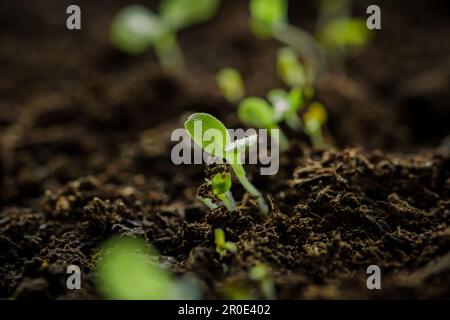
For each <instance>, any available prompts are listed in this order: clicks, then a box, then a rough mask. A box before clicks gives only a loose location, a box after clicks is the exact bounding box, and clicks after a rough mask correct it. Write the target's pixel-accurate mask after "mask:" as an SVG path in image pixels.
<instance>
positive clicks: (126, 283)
mask: <svg viewBox="0 0 450 320" xmlns="http://www.w3.org/2000/svg"><path fill="white" fill-rule="evenodd" d="M98 256H100V258H98V261H97V265H96V285H97V287H98V289H99V292H101V293H102V295H103V296H104V297H106V298H107V299H112V300H166V299H199V298H200V295H201V293H200V291H199V289H198V288H197V287H196V286H194V285H193V284H192V283H190V282H188V281H186V280H185V281H183V280H177V279H175V278H174V276H173V275H172V274H171V273H170V272H168V271H166V270H164V269H163V268H162V267H161V266H159V265H158V264H155V263H154V262H152V260H154V259H155V258H156V252H155V251H154V250H153V249H151V248H149V247H148V246H147V245H145V244H144V243H143V242H141V241H138V240H135V239H123V238H122V239H112V240H109V241H108V242H106V243H105V244H104V245H103V246H102V248H101V250H100V252H99V254H98Z"/></svg>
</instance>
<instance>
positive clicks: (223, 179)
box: [211, 172, 236, 211]
mask: <svg viewBox="0 0 450 320" xmlns="http://www.w3.org/2000/svg"><path fill="white" fill-rule="evenodd" d="M211 185H212V188H213V192H214V194H215V195H216V196H217V197H218V198H219V199H220V200H221V201H222V202H223V204H224V205H225V207H226V208H227V209H228V211H236V203H235V201H234V198H233V195H232V194H231V192H230V189H231V174H230V173H229V172H224V173H218V174H216V175H215V176H214V177H213V178H212V179H211Z"/></svg>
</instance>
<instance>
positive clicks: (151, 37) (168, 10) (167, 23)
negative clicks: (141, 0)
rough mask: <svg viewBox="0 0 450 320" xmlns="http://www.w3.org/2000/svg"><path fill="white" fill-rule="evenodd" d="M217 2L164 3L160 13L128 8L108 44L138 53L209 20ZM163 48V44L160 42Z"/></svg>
mask: <svg viewBox="0 0 450 320" xmlns="http://www.w3.org/2000/svg"><path fill="white" fill-rule="evenodd" d="M219 4H220V0H196V1H195V5H193V4H192V0H163V1H162V2H161V5H160V10H159V11H160V14H159V15H157V14H155V13H154V12H153V11H151V10H150V9H148V8H147V7H144V6H141V5H130V6H128V7H125V8H124V9H122V10H121V11H120V12H119V13H118V14H117V15H116V17H115V18H114V20H113V22H112V25H111V31H110V33H111V36H110V37H111V42H112V44H113V45H114V46H116V47H117V48H118V49H120V50H122V51H124V52H126V53H128V54H139V53H142V52H144V51H146V50H147V49H149V48H150V47H152V46H155V45H157V44H158V43H162V42H164V41H166V42H167V41H171V40H170V39H171V38H174V34H175V32H176V31H178V30H180V29H182V28H186V27H189V26H191V25H194V24H197V23H202V22H204V21H207V20H209V19H211V18H212V17H213V16H214V15H215V14H216V12H217V10H218V7H219ZM163 45H164V43H163Z"/></svg>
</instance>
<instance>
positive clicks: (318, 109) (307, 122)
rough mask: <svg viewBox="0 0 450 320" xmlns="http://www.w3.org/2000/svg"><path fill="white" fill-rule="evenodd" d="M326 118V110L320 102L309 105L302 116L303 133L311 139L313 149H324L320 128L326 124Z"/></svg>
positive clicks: (324, 144)
mask: <svg viewBox="0 0 450 320" xmlns="http://www.w3.org/2000/svg"><path fill="white" fill-rule="evenodd" d="M327 118H328V115H327V109H326V108H325V106H324V105H323V104H322V103H320V102H313V103H311V104H310V105H309V107H308V111H307V112H306V113H305V114H304V116H303V122H304V129H305V133H306V134H307V135H308V136H309V137H310V138H311V141H312V143H313V146H314V147H315V148H319V149H320V148H324V147H326V143H325V140H324V138H323V134H322V127H323V125H324V124H325V123H326V122H327Z"/></svg>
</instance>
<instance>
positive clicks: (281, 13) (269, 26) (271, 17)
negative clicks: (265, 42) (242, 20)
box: [250, 0, 288, 37]
mask: <svg viewBox="0 0 450 320" xmlns="http://www.w3.org/2000/svg"><path fill="white" fill-rule="evenodd" d="M287 12H288V4H287V0H250V15H251V19H250V27H251V29H252V31H253V32H254V34H255V35H257V36H260V37H270V36H271V35H272V31H273V30H274V29H277V28H281V27H282V26H284V25H285V24H287Z"/></svg>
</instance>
